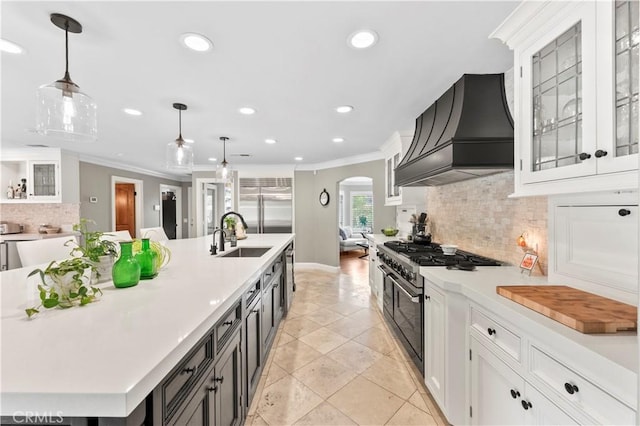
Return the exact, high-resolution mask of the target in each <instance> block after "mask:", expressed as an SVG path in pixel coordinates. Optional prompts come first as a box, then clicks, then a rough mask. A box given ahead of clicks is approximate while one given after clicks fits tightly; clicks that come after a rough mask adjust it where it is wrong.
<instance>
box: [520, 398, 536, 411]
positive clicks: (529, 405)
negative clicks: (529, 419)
mask: <svg viewBox="0 0 640 426" xmlns="http://www.w3.org/2000/svg"><path fill="white" fill-rule="evenodd" d="M531 407H533V405H531V403H530V402H529V401H525V400H524V399H523V400H522V408H524V409H525V410H528V409H529V408H531Z"/></svg>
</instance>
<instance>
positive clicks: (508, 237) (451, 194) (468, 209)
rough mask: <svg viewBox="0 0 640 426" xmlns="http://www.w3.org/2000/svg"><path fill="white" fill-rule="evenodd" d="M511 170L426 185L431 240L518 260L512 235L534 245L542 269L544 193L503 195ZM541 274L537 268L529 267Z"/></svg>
mask: <svg viewBox="0 0 640 426" xmlns="http://www.w3.org/2000/svg"><path fill="white" fill-rule="evenodd" d="M512 192H513V172H505V173H499V174H496V175H491V176H487V177H483V178H477V179H472V180H467V181H463V182H456V183H452V184H449V185H444V186H437V187H428V188H427V212H428V214H429V217H428V226H429V229H430V232H431V234H432V236H433V240H434V241H437V242H441V243H449V244H456V245H458V247H459V248H460V249H462V250H467V251H471V252H474V253H477V254H480V255H483V256H488V257H492V258H494V259H499V260H502V261H505V262H508V263H511V264H513V265H519V264H520V261H521V260H522V257H523V256H524V252H523V251H522V249H521V248H520V247H518V246H517V245H516V239H517V238H518V236H520V234H522V233H523V232H526V233H527V236H526V238H527V242H528V243H529V245H530V246H531V247H532V248H534V249H536V248H537V251H538V255H539V261H540V266H541V267H542V271H544V275H546V274H547V265H548V264H547V197H525V198H508V195H509V194H511V193H512ZM534 273H535V274H540V273H541V271H540V269H539V268H536V270H535V271H534Z"/></svg>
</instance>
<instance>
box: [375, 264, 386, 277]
mask: <svg viewBox="0 0 640 426" xmlns="http://www.w3.org/2000/svg"><path fill="white" fill-rule="evenodd" d="M376 268H378V269H379V270H380V272H382V273H383V274H384V275H385V276H389V271H387V270H385V269H384V268H383V267H382V266H381V265H378V266H376Z"/></svg>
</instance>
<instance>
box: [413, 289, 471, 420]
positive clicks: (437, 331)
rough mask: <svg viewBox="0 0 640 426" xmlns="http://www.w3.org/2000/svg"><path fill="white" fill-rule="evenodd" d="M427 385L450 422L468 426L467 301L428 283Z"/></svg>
mask: <svg viewBox="0 0 640 426" xmlns="http://www.w3.org/2000/svg"><path fill="white" fill-rule="evenodd" d="M424 294H425V296H424V297H425V299H424V315H423V318H424V356H423V359H424V382H425V385H426V386H427V388H428V389H429V391H430V392H431V395H432V396H433V398H434V400H435V401H436V403H437V404H438V406H439V407H440V409H441V410H442V413H443V414H444V415H445V417H446V418H447V420H448V421H449V423H451V424H456V425H457V424H466V423H468V417H467V416H466V415H465V413H466V412H467V408H466V403H465V400H466V397H465V395H466V392H465V389H466V376H465V369H464V368H463V367H462V366H464V365H465V359H466V358H465V357H466V354H467V347H466V344H467V343H466V342H467V340H466V339H467V335H468V331H467V327H468V326H467V324H468V320H467V312H468V302H467V299H466V298H465V297H463V296H461V295H460V294H458V293H452V292H447V291H443V290H442V289H441V288H440V287H438V286H437V285H436V284H434V283H432V282H430V281H429V280H428V279H425V280H424Z"/></svg>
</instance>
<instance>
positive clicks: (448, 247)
mask: <svg viewBox="0 0 640 426" xmlns="http://www.w3.org/2000/svg"><path fill="white" fill-rule="evenodd" d="M440 248H441V249H442V253H444V254H446V255H447V256H451V255H453V254H456V250H458V246H456V245H454V244H442V245H441V246H440Z"/></svg>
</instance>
